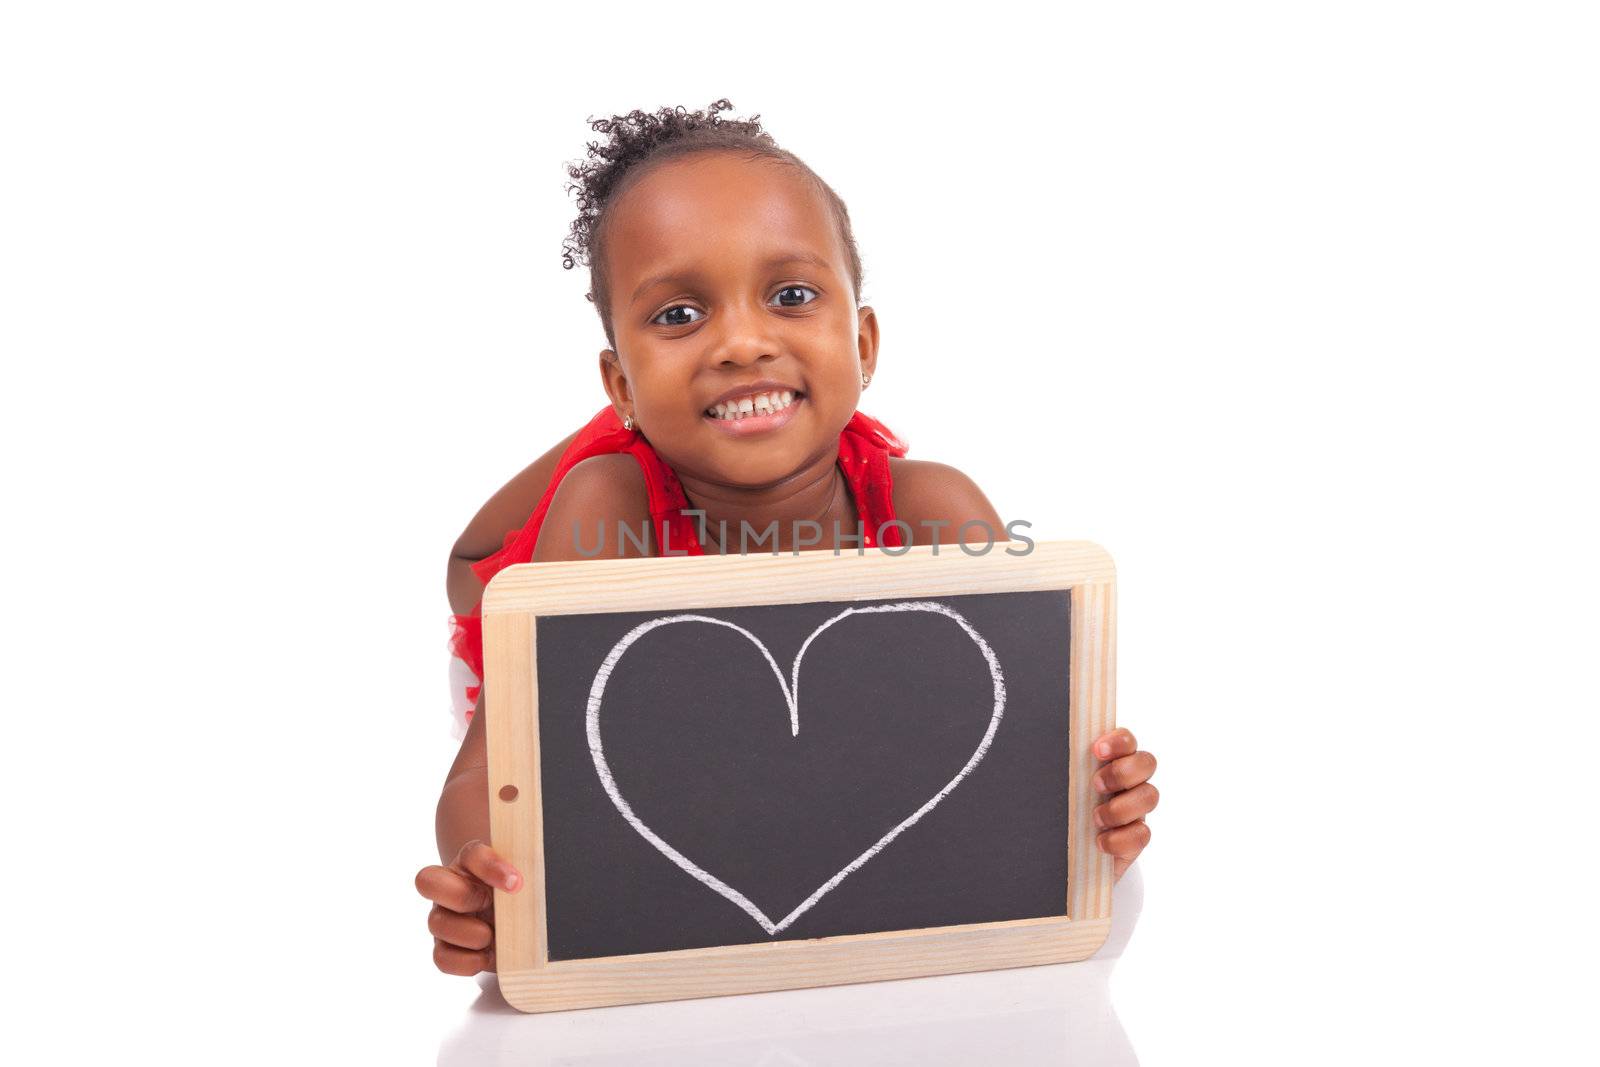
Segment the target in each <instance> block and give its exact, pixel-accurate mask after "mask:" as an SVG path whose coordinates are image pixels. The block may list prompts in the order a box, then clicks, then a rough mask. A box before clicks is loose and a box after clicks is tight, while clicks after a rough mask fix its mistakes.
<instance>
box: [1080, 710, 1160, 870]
mask: <svg viewBox="0 0 1600 1067" xmlns="http://www.w3.org/2000/svg"><path fill="white" fill-rule="evenodd" d="M1094 754H1095V755H1096V756H1097V757H1098V758H1099V759H1100V760H1101V767H1100V770H1099V771H1098V772H1097V773H1096V774H1095V776H1094V789H1095V792H1097V793H1100V794H1102V795H1104V796H1105V797H1106V798H1107V799H1106V800H1105V801H1104V802H1102V803H1101V804H1099V805H1098V806H1097V807H1096V808H1095V809H1094V823H1095V825H1096V826H1098V827H1100V830H1101V833H1100V834H1099V835H1098V836H1097V837H1096V838H1095V843H1096V844H1097V845H1099V846H1100V851H1101V852H1104V853H1106V854H1108V855H1110V856H1111V857H1112V861H1113V862H1112V873H1113V875H1114V876H1115V877H1117V878H1121V877H1122V872H1123V871H1125V870H1127V869H1128V866H1129V865H1130V864H1132V863H1133V861H1134V860H1136V859H1138V857H1139V853H1141V852H1143V851H1144V846H1146V845H1148V844H1149V843H1150V827H1149V826H1148V825H1146V823H1145V821H1144V817H1145V816H1146V815H1148V814H1150V812H1151V811H1153V810H1155V806H1156V801H1157V800H1158V799H1160V796H1161V794H1159V793H1158V792H1156V787H1155V786H1153V785H1151V784H1150V776H1151V775H1152V774H1154V773H1155V772H1156V758H1155V757H1154V756H1152V755H1151V754H1150V753H1148V752H1140V751H1139V746H1138V743H1137V742H1136V741H1134V739H1133V734H1131V733H1129V732H1128V731H1127V730H1121V729H1118V730H1112V731H1111V732H1110V733H1108V734H1106V735H1104V736H1103V737H1101V738H1100V739H1098V740H1097V741H1095V743H1094Z"/></svg>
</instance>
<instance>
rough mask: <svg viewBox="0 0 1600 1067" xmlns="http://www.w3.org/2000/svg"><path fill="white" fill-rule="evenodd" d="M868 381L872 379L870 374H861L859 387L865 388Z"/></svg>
mask: <svg viewBox="0 0 1600 1067" xmlns="http://www.w3.org/2000/svg"><path fill="white" fill-rule="evenodd" d="M870 381H872V375H870V374H863V375H862V376H861V388H863V389H865V388H866V387H867V383H868V382H870Z"/></svg>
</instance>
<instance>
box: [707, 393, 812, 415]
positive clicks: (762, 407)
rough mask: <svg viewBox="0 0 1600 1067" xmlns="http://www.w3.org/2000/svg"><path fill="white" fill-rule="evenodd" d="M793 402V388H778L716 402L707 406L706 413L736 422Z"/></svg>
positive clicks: (769, 412)
mask: <svg viewBox="0 0 1600 1067" xmlns="http://www.w3.org/2000/svg"><path fill="white" fill-rule="evenodd" d="M794 402H795V392H794V390H792V389H780V390H775V391H773V392H770V393H755V394H753V395H751V396H745V397H740V398H739V399H737V400H730V401H728V402H726V403H722V404H717V405H716V406H715V407H711V408H707V409H706V415H708V416H710V417H711V418H715V419H726V420H728V421H730V422H736V421H738V420H739V419H744V418H750V417H752V416H755V415H770V414H772V413H773V412H776V411H782V410H783V409H784V408H786V407H788V406H789V405H790V404H792V403H794Z"/></svg>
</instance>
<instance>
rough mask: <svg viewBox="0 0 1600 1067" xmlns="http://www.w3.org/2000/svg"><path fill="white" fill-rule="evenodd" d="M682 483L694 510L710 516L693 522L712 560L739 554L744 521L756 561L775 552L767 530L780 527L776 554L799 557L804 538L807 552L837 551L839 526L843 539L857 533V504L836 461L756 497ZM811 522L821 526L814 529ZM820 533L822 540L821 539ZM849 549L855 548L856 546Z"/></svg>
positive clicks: (739, 491) (747, 549) (729, 489)
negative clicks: (796, 550) (798, 544)
mask: <svg viewBox="0 0 1600 1067" xmlns="http://www.w3.org/2000/svg"><path fill="white" fill-rule="evenodd" d="M680 481H681V483H682V485H683V492H684V495H685V496H686V497H688V499H689V507H691V508H694V509H696V510H700V511H704V512H705V517H704V518H703V519H702V518H700V517H699V516H695V517H694V518H695V520H696V522H697V523H698V524H699V526H698V529H699V530H701V531H703V533H702V534H701V538H700V540H701V547H703V548H704V549H705V550H706V552H707V553H709V554H713V555H715V554H716V553H718V552H719V551H720V552H723V553H726V554H728V555H735V554H738V553H739V552H740V550H741V545H740V538H739V533H740V526H739V523H740V522H741V521H743V522H745V523H748V524H749V530H748V531H747V532H746V533H745V540H744V545H743V550H744V551H745V552H748V553H750V554H752V555H754V554H759V553H771V552H773V551H775V549H774V547H773V534H772V532H771V531H769V530H768V527H769V526H771V525H772V524H773V523H774V522H775V523H777V530H776V534H777V547H776V551H777V552H780V553H785V552H792V551H794V547H795V542H796V541H797V540H799V539H802V538H803V539H805V540H806V544H805V545H804V546H803V547H802V549H801V550H802V551H806V550H810V549H822V548H828V549H831V548H833V547H834V545H835V541H834V526H835V524H837V525H838V529H839V533H840V534H841V535H848V536H851V537H853V536H854V535H855V533H856V523H857V521H858V516H857V513H856V506H855V501H854V500H853V499H852V498H851V496H850V489H849V486H848V485H846V484H845V479H844V473H843V472H842V471H841V470H840V469H839V464H838V461H837V460H835V461H834V462H832V463H830V464H828V465H827V466H826V467H824V468H822V469H820V470H818V471H816V472H814V473H813V472H809V471H808V472H806V473H805V474H802V475H798V476H796V477H795V478H793V479H790V480H789V481H786V482H783V483H780V484H778V485H775V486H769V487H767V488H765V489H759V490H754V491H752V490H749V489H741V488H738V487H735V486H728V485H721V484H718V483H716V482H702V481H699V480H698V479H695V478H692V477H691V478H682V477H681V476H680ZM811 522H814V523H816V524H817V526H816V527H813V526H810V525H809V523H811ZM724 524H725V525H724ZM818 527H820V529H821V536H820V537H818V536H817V533H818ZM724 532H726V543H724V539H723V534H724ZM844 543H845V544H847V545H850V546H851V547H854V542H853V541H845V542H844Z"/></svg>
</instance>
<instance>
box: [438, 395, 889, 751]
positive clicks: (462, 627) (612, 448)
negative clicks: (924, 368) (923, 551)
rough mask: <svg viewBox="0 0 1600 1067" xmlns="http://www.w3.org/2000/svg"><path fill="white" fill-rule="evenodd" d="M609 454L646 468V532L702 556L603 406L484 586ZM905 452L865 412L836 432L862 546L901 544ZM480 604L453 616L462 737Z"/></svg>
mask: <svg viewBox="0 0 1600 1067" xmlns="http://www.w3.org/2000/svg"><path fill="white" fill-rule="evenodd" d="M613 452H631V453H632V454H633V458H634V459H636V460H638V462H639V466H640V468H641V469H643V471H644V480H645V486H646V489H647V492H648V494H649V498H650V523H651V529H652V530H654V531H657V536H656V541H657V542H660V541H661V537H662V534H661V531H662V529H663V527H665V537H666V544H667V546H668V547H669V548H670V549H671V550H672V552H673V554H674V555H690V556H703V555H705V549H704V548H703V547H702V546H701V544H700V540H699V538H698V537H697V536H696V535H695V521H696V517H695V516H692V515H685V514H684V513H683V512H684V511H685V509H687V508H688V507H689V498H688V497H687V496H685V495H684V492H683V486H682V485H681V484H679V482H678V476H677V475H676V474H674V473H673V472H672V468H671V467H669V466H667V465H666V463H664V462H663V461H662V459H661V457H660V456H658V455H656V451H655V449H653V448H651V447H650V442H648V441H646V440H645V439H644V436H643V435H642V434H640V433H639V431H638V430H625V429H623V428H622V420H621V419H619V418H617V413H616V412H615V411H613V410H612V409H611V408H610V407H609V406H607V407H604V408H601V409H600V411H599V413H598V414H596V415H595V417H594V418H592V419H590V420H589V424H588V425H587V426H585V427H584V428H583V429H582V430H581V431H579V433H578V436H577V437H575V438H573V439H572V443H571V444H570V445H568V446H567V450H566V451H565V452H563V453H561V458H560V460H559V461H557V463H556V469H555V474H554V475H553V476H552V477H551V479H550V485H549V486H548V487H547V488H546V489H545V491H544V496H542V497H540V498H539V506H538V507H536V508H534V509H533V514H532V515H530V516H529V517H528V521H527V522H526V523H525V524H523V527H522V529H520V530H512V531H510V532H509V533H507V534H506V536H505V542H504V544H503V545H502V547H501V549H500V551H498V552H496V553H495V554H494V555H492V556H490V557H488V558H487V559H482V560H479V561H478V562H476V563H474V564H473V565H472V570H473V572H474V573H476V574H477V576H478V578H479V580H481V581H482V582H483V584H484V585H488V584H489V579H491V578H493V577H494V576H495V575H496V574H498V573H500V571H502V570H504V569H505V568H507V567H509V566H511V565H512V564H513V563H527V562H528V561H530V560H531V559H533V549H534V546H535V545H536V544H537V543H538V541H539V528H540V527H541V526H542V525H544V516H545V513H546V512H547V511H549V510H550V500H551V498H552V497H554V496H555V495H556V487H557V486H558V485H560V484H561V479H562V478H564V477H566V473H567V471H569V470H571V469H572V468H573V467H574V466H576V465H577V464H578V463H580V462H582V461H583V460H585V459H588V458H589V457H590V456H599V455H605V454H607V453H613ZM905 454H906V444H905V442H904V441H902V440H901V439H900V438H898V437H896V436H895V435H894V433H893V432H892V431H890V430H889V428H888V427H887V426H885V425H883V423H881V422H879V421H878V420H877V419H874V418H872V417H871V416H870V415H863V414H862V413H861V412H859V411H857V412H856V413H854V414H853V415H851V416H850V421H849V422H848V423H847V424H846V425H845V428H844V432H843V433H841V434H840V435H839V467H840V469H841V470H842V471H843V472H844V478H845V482H846V483H847V484H848V485H849V486H850V492H851V495H852V496H854V497H855V502H856V511H857V513H858V515H859V516H860V519H861V523H862V526H863V527H864V531H863V533H864V536H863V538H862V540H863V544H864V545H865V547H868V548H871V547H874V546H876V545H878V544H880V541H879V540H878V538H879V535H880V533H881V535H882V541H881V544H884V545H887V546H889V547H891V548H899V547H902V546H903V545H904V544H905V543H906V542H905V534H904V528H903V527H901V526H898V525H895V526H885V525H884V524H885V523H888V522H891V521H893V519H894V517H895V514H894V487H893V486H894V483H893V481H892V479H891V477H890V474H889V457H890V456H903V455H905ZM481 606H482V605H481V604H479V605H476V606H474V607H473V609H472V614H470V615H452V616H450V651H451V652H452V653H453V655H454V657H455V658H454V659H452V661H451V684H450V692H451V697H452V702H453V704H454V705H455V713H456V733H457V736H460V735H461V734H462V733H464V732H465V729H466V724H467V723H468V722H469V721H470V720H471V718H472V708H473V706H474V705H475V704H477V701H478V688H479V686H480V685H481V684H482V681H481V679H482V678H483V620H482V618H481V616H480V615H479V609H480V608H481Z"/></svg>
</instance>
